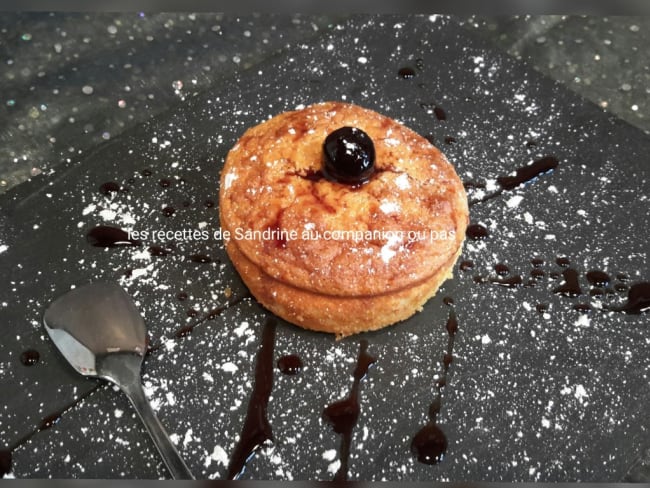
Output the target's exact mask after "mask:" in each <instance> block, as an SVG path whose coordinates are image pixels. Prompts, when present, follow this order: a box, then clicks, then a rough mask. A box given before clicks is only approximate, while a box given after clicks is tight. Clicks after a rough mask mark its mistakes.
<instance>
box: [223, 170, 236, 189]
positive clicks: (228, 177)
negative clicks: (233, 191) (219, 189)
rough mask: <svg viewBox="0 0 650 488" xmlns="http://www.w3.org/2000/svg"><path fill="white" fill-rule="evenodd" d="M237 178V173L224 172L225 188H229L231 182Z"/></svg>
mask: <svg viewBox="0 0 650 488" xmlns="http://www.w3.org/2000/svg"><path fill="white" fill-rule="evenodd" d="M236 179H237V174H236V173H228V174H226V179H225V182H224V186H225V189H226V190H227V189H228V188H230V185H232V182H233V181H235V180H236Z"/></svg>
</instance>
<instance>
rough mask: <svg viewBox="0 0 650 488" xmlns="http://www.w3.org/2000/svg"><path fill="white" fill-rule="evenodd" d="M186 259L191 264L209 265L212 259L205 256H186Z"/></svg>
mask: <svg viewBox="0 0 650 488" xmlns="http://www.w3.org/2000/svg"><path fill="white" fill-rule="evenodd" d="M188 259H189V260H190V261H192V262H193V263H202V264H205V263H211V262H212V258H211V257H210V256H208V255H206V254H191V255H190V256H188Z"/></svg>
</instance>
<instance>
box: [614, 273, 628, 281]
mask: <svg viewBox="0 0 650 488" xmlns="http://www.w3.org/2000/svg"><path fill="white" fill-rule="evenodd" d="M616 279H617V280H618V281H627V280H629V279H630V277H629V276H628V275H626V274H625V273H618V274H617V275H616Z"/></svg>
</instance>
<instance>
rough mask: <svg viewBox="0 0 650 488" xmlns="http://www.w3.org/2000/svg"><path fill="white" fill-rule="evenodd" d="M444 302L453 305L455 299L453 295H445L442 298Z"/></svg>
mask: <svg viewBox="0 0 650 488" xmlns="http://www.w3.org/2000/svg"><path fill="white" fill-rule="evenodd" d="M442 303H444V304H445V305H453V304H454V299H453V298H451V297H444V298H443V299H442Z"/></svg>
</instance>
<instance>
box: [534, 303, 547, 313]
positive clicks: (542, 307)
mask: <svg viewBox="0 0 650 488" xmlns="http://www.w3.org/2000/svg"><path fill="white" fill-rule="evenodd" d="M535 310H537V312H539V313H544V312H546V311H548V303H538V304H537V305H535Z"/></svg>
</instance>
